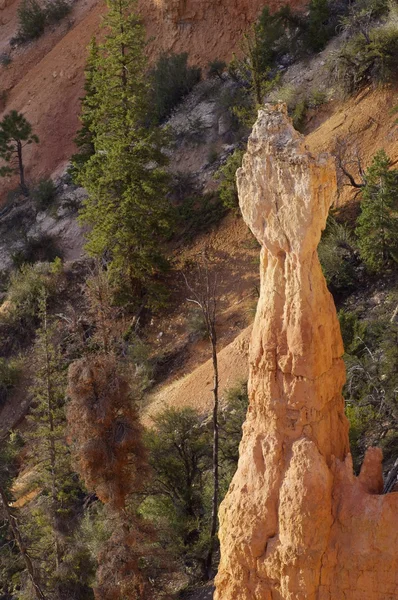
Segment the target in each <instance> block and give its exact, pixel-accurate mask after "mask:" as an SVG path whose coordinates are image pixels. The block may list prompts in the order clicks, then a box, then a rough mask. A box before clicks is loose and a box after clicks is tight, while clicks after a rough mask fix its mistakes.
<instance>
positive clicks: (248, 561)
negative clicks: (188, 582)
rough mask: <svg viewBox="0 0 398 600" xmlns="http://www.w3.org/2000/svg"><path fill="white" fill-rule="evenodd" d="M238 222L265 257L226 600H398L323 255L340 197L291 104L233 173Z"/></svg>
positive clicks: (384, 507)
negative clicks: (355, 439) (355, 452)
mask: <svg viewBox="0 0 398 600" xmlns="http://www.w3.org/2000/svg"><path fill="white" fill-rule="evenodd" d="M237 182H238V189H239V198H240V206H241V210H242V214H243V217H244V219H245V221H246V223H247V224H248V226H249V227H250V228H251V230H252V232H253V234H254V235H255V236H256V238H257V240H258V241H259V243H260V244H261V246H262V250H261V267H260V268H261V294H260V300H259V304H258V308H257V315H256V319H255V322H254V327H253V333H252V341H251V351H250V378H249V393H250V406H249V411H248V416H247V420H246V423H245V425H244V433H243V439H242V442H241V446H240V459H239V465H238V469H237V472H236V475H235V477H234V479H233V481H232V483H231V486H230V489H229V492H228V494H227V496H226V498H225V500H224V502H223V503H222V505H221V509H220V541H221V563H220V569H219V573H218V576H217V579H216V596H215V597H216V599H217V600H392V599H393V598H395V599H397V598H398V527H397V525H398V494H390V495H387V496H380V495H377V494H378V493H379V492H380V491H381V484H382V475H381V453H380V451H378V450H375V449H371V450H370V451H368V454H367V456H366V458H365V461H364V465H363V469H362V472H361V475H360V476H359V477H358V478H356V477H355V476H354V474H353V470H352V461H351V455H350V453H349V443H348V423H347V420H346V418H345V415H344V401H343V398H342V395H341V390H342V386H343V384H344V381H345V369H344V363H343V360H342V354H343V344H342V339H341V335H340V328H339V324H338V320H337V316H336V310H335V307H334V303H333V299H332V297H331V295H330V293H329V292H328V290H327V287H326V283H325V280H324V277H323V274H322V271H321V267H320V264H319V261H318V256H317V251H316V250H317V246H318V243H319V240H320V236H321V231H322V230H323V228H324V227H325V223H326V218H327V214H328V210H329V207H330V205H331V203H332V201H333V199H334V197H335V193H336V174H335V166H334V162H333V160H332V159H331V158H330V157H328V156H319V157H318V158H314V157H313V156H311V154H310V153H309V152H308V151H307V150H306V148H305V145H304V138H303V137H302V136H301V135H300V134H298V133H297V132H296V131H295V130H294V128H293V127H292V125H291V123H290V120H289V119H288V117H287V114H286V109H285V107H284V106H283V105H278V106H276V107H272V106H266V107H265V108H264V109H263V110H260V112H259V117H258V120H257V122H256V124H255V126H254V129H253V132H252V134H251V136H250V139H249V143H248V150H247V153H246V155H245V157H244V160H243V166H242V168H241V169H240V170H239V171H238V173H237Z"/></svg>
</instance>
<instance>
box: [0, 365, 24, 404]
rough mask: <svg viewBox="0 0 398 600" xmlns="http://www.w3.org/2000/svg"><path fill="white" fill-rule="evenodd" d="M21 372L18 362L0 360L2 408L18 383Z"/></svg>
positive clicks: (0, 398)
mask: <svg viewBox="0 0 398 600" xmlns="http://www.w3.org/2000/svg"><path fill="white" fill-rule="evenodd" d="M20 371H21V365H20V362H19V361H18V360H16V359H11V360H6V359H5V358H0V406H1V405H2V404H4V402H5V401H6V399H7V396H8V394H9V393H10V391H11V390H12V388H13V387H14V386H15V384H16V383H17V381H18V377H19V374H20Z"/></svg>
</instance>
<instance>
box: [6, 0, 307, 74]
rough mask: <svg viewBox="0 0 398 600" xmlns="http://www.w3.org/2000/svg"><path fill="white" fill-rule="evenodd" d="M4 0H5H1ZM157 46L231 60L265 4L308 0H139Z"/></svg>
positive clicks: (201, 60)
mask: <svg viewBox="0 0 398 600" xmlns="http://www.w3.org/2000/svg"><path fill="white" fill-rule="evenodd" d="M0 1H1V0H0ZM139 4H140V6H141V9H142V14H143V17H144V21H145V25H146V27H147V29H148V34H149V37H152V39H153V40H154V44H153V45H152V46H153V49H154V51H155V53H156V55H157V54H158V53H159V51H161V50H163V51H166V52H170V51H172V52H177V53H178V52H189V60H190V61H191V63H193V64H199V65H201V66H205V67H207V66H208V62H209V61H211V60H215V59H223V60H230V59H231V58H232V53H233V52H236V51H239V44H240V41H241V39H242V36H243V34H244V33H245V32H246V31H247V29H248V27H249V25H250V24H251V23H253V22H254V21H255V20H256V19H257V17H258V15H259V13H260V12H261V10H262V9H263V8H264V6H268V7H269V8H270V10H271V11H275V10H277V9H279V8H281V7H282V6H284V5H285V4H288V5H289V6H290V7H291V8H292V9H293V10H302V9H304V8H305V7H306V6H307V5H308V0H266V1H264V0H149V1H148V0H139Z"/></svg>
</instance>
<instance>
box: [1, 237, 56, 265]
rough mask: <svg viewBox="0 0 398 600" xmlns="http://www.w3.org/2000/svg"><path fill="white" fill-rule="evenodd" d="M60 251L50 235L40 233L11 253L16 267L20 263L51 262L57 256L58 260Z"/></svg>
mask: <svg viewBox="0 0 398 600" xmlns="http://www.w3.org/2000/svg"><path fill="white" fill-rule="evenodd" d="M61 254H62V252H61V251H60V249H59V248H58V245H57V242H56V239H55V238H54V237H52V236H50V235H41V236H39V237H36V238H29V239H28V240H27V241H26V243H25V246H24V247H23V248H22V249H21V250H19V251H18V252H15V253H14V254H13V255H12V261H13V264H14V266H15V267H16V268H20V267H22V265H24V264H26V263H28V264H34V263H36V262H42V263H44V262H50V263H51V262H52V261H55V260H56V259H57V258H58V259H59V260H60V257H61Z"/></svg>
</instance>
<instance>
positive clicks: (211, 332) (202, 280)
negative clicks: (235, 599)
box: [184, 258, 219, 579]
mask: <svg viewBox="0 0 398 600" xmlns="http://www.w3.org/2000/svg"><path fill="white" fill-rule="evenodd" d="M184 279H185V284H186V286H187V288H188V291H189V293H190V296H191V297H190V298H187V301H188V302H191V303H193V304H196V306H198V307H199V309H200V310H201V312H202V315H203V319H204V322H205V327H206V334H207V336H208V338H209V341H210V345H211V353H212V364H213V390H212V391H213V415H212V425H213V498H212V514H211V526H210V543H209V550H208V553H207V556H206V562H205V568H206V574H207V577H208V579H211V578H212V576H213V571H212V562H213V554H214V545H215V539H216V534H217V519H218V498H219V465H218V462H219V459H218V457H219V423H218V409H219V389H218V388H219V376H218V360H217V330H216V316H217V273H215V274H214V275H213V276H211V274H210V271H209V263H208V260H207V259H206V258H204V259H203V263H202V265H201V266H200V267H199V269H198V277H197V281H196V283H197V285H196V286H192V285H191V284H190V283H189V281H188V279H187V277H186V276H185V275H184Z"/></svg>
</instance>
